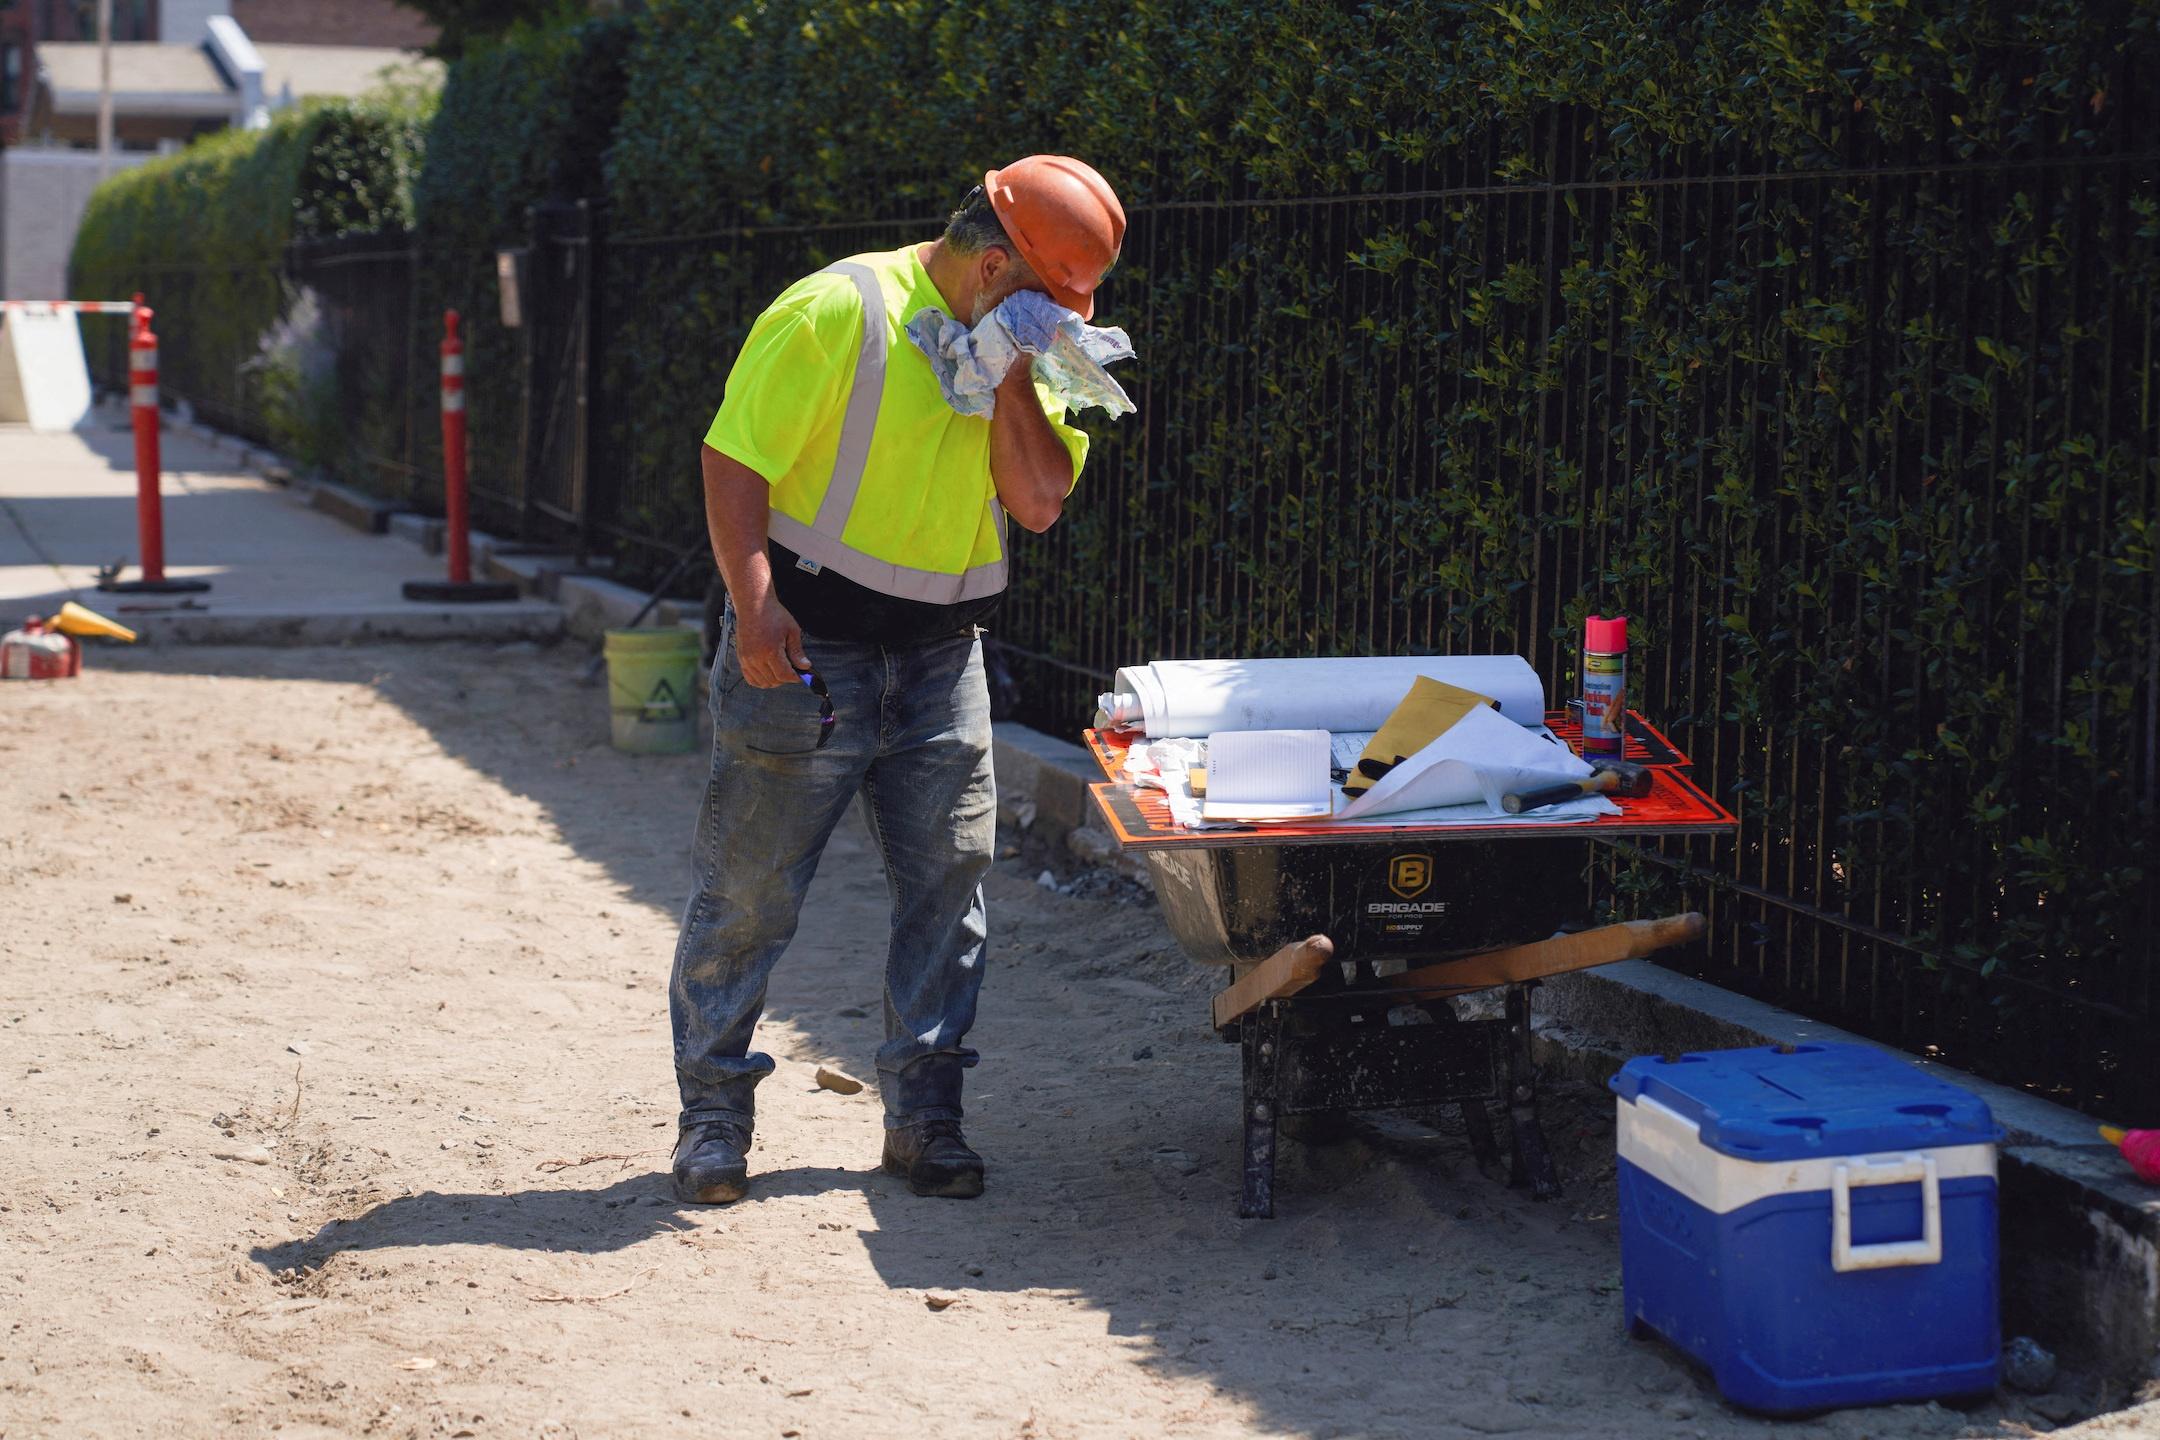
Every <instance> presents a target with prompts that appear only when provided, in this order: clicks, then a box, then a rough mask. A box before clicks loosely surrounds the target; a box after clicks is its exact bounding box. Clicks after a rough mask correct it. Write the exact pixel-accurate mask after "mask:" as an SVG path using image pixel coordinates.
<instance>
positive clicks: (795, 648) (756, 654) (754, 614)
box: [735, 595, 810, 690]
mask: <svg viewBox="0 0 2160 1440" xmlns="http://www.w3.org/2000/svg"><path fill="white" fill-rule="evenodd" d="M735 658H736V660H737V661H738V662H740V664H741V665H742V674H743V679H745V680H747V681H749V682H750V683H751V684H752V685H755V686H757V687H758V688H759V689H760V690H771V689H773V688H775V687H777V686H781V685H799V684H801V683H802V682H801V681H800V680H798V679H797V678H796V677H797V676H798V675H799V674H801V673H802V672H803V671H805V670H808V669H809V668H810V657H809V656H808V655H805V654H804V653H803V642H802V626H800V625H797V624H796V623H795V617H794V616H793V615H790V614H788V612H787V607H786V606H784V605H782V604H781V603H780V602H779V601H778V600H777V599H774V598H773V597H772V596H770V595H768V596H766V598H765V603H764V604H763V605H760V606H757V607H754V608H753V609H750V610H739V611H737V612H736V615H735Z"/></svg>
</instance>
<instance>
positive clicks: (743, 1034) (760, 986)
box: [668, 617, 997, 1127]
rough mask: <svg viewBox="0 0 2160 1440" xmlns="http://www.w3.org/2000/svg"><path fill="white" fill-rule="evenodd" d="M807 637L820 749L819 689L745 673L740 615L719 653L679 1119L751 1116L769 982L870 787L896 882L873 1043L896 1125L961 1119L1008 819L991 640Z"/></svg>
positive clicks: (680, 1015) (681, 1028) (685, 986)
mask: <svg viewBox="0 0 2160 1440" xmlns="http://www.w3.org/2000/svg"><path fill="white" fill-rule="evenodd" d="M731 618H732V617H731ZM804 649H805V652H806V653H807V654H808V655H809V656H810V663H811V664H812V665H814V666H816V667H817V674H818V678H819V679H821V680H823V681H824V682H825V686H826V688H827V689H828V690H830V691H831V692H832V702H833V715H834V723H833V726H832V738H831V740H830V741H829V742H828V743H827V744H826V745H825V747H824V748H823V749H819V748H817V744H818V732H819V724H818V715H819V706H818V701H817V697H816V696H814V695H812V694H811V693H810V692H809V691H808V690H807V689H805V688H804V687H802V686H799V685H789V686H784V687H781V688H779V689H771V690H761V689H759V688H758V687H756V686H754V685H750V684H747V683H745V682H744V680H743V678H742V671H741V669H740V667H739V665H738V664H737V661H736V657H735V641H734V635H733V626H732V624H730V625H728V627H727V630H726V633H724V634H723V636H722V643H721V646H720V653H719V655H718V657H716V659H715V660H714V663H713V676H712V697H711V703H712V714H713V746H712V777H711V779H710V781H709V782H708V783H707V784H706V787H705V800H704V804H703V806H702V807H701V809H700V810H699V813H698V828H697V855H696V870H697V890H696V893H695V894H693V895H692V896H691V897H690V903H689V905H688V906H687V907H686V908H685V909H684V911H683V923H682V935H681V938H680V939H679V940H678V941H677V942H676V946H675V973H674V977H673V979H672V980H671V981H670V983H669V988H668V998H669V1008H670V1010H671V1012H672V1016H673V1021H674V1030H675V1075H676V1080H677V1082H678V1084H679V1086H680V1088H681V1091H682V1117H681V1118H682V1123H683V1124H684V1125H691V1124H695V1123H697V1122H698V1121H701V1120H711V1119H720V1118H732V1119H736V1120H740V1121H742V1122H743V1123H745V1124H748V1123H750V1122H751V1121H752V1118H753V1115H754V1113H755V1106H754V1103H753V1092H754V1091H755V1090H756V1088H757V1083H758V1081H760V1080H762V1079H764V1078H765V1077H766V1076H767V1075H769V1074H771V1073H772V1069H773V1062H772V1057H770V1056H768V1055H761V1054H758V1053H757V1052H755V1051H753V1050H752V1049H751V1048H750V1039H751V1031H752V1030H753V1029H754V1028H755V1026H756V1025H757V1020H758V1015H759V1013H760V1012H761V1011H762V1010H763V1009H764V1008H765V985H766V980H767V979H768V977H769V976H770V975H771V974H772V968H773V965H774V964H775V962H777V961H778V960H779V958H780V955H781V952H782V951H784V950H786V949H787V945H788V941H789V940H790V939H792V938H793V937H794V934H795V923H796V917H797V915H798V913H799V912H800V911H801V909H802V902H803V895H804V892H806V891H807V890H808V889H809V888H810V879H811V877H812V876H813V875H815V874H816V873H817V866H818V857H819V856H820V855H822V854H823V853H824V850H825V843H826V841H827V840H828V839H830V838H831V836H832V832H833V829H834V827H835V826H836V825H838V824H839V822H840V817H841V814H842V812H843V811H844V810H845V809H846V807H847V804H848V802H849V801H851V800H856V799H858V797H859V799H860V802H861V806H862V813H863V819H864V821H865V823H866V824H867V825H868V827H869V830H870V836H871V839H872V840H873V841H874V842H875V843H876V845H877V847H878V850H879V852H880V853H881V854H882V855H883V856H884V860H885V881H886V885H887V887H888V888H889V889H890V891H891V893H892V940H891V944H890V946H889V947H888V949H887V951H886V956H885V1043H884V1044H883V1045H882V1046H880V1047H879V1049H878V1053H877V1068H878V1084H879V1088H880V1090H881V1091H882V1092H883V1095H884V1099H885V1123H886V1125H887V1126H888V1127H892V1126H899V1125H907V1124H913V1123H915V1122H917V1121H921V1120H932V1119H951V1120H957V1119H959V1118H960V1072H961V1071H962V1070H963V1069H966V1068H967V1067H969V1066H971V1065H973V1064H974V1063H975V1060H976V1055H975V1052H974V1051H973V1050H970V1049H968V1048H966V1047H965V1046H964V1045H962V1044H961V1041H962V1040H963V1039H965V1038H966V1036H967V1032H968V1029H969V1027H970V1026H972V1025H973V1024H974V1023H975V997H976V994H977V992H978V991H979V990H980V989H981V987H982V976H983V949H984V939H985V937H986V935H987V934H988V924H987V917H986V915H985V913H984V909H983V895H982V877H983V875H984V874H985V872H987V871H988V870H989V868H990V859H991V851H992V847H993V845H994V844H995V843H996V830H997V797H996V792H995V790H994V788H993V784H992V780H991V775H990V695H989V689H988V686H987V685H986V684H985V682H984V679H983V660H982V645H981V642H980V641H979V640H978V639H976V638H974V637H973V636H972V635H958V636H954V637H952V638H950V639H944V640H936V641H932V642H930V643H929V644H925V645H915V646H894V647H886V646H881V645H874V644H863V643H856V642H848V641H836V640H828V639H822V638H820V637H817V636H806V637H804Z"/></svg>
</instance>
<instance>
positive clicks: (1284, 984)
mask: <svg viewBox="0 0 2160 1440" xmlns="http://www.w3.org/2000/svg"><path fill="white" fill-rule="evenodd" d="M1334 958H1335V942H1334V941H1332V940H1330V939H1328V937H1327V936H1325V935H1309V936H1307V937H1306V938H1305V939H1303V940H1297V941H1293V942H1292V943H1290V944H1288V945H1285V946H1283V948H1282V949H1280V950H1277V951H1276V952H1275V953H1274V954H1273V955H1270V956H1268V958H1267V959H1265V960H1263V961H1261V962H1260V963H1259V964H1258V965H1255V966H1253V968H1252V969H1250V970H1248V971H1246V972H1245V975H1244V977H1243V978H1242V979H1239V980H1236V981H1233V982H1232V983H1231V984H1230V985H1229V986H1228V987H1226V988H1224V989H1222V990H1218V991H1216V992H1215V1028H1216V1029H1218V1030H1220V1029H1221V1028H1222V1027H1223V1026H1225V1025H1228V1024H1229V1023H1230V1022H1231V1021H1233V1020H1235V1019H1237V1018H1238V1017H1239V1016H1240V1015H1244V1014H1247V1013H1248V1012H1250V1011H1253V1010H1257V1009H1259V1008H1260V1006H1261V1005H1262V1004H1264V1003H1265V1002H1267V1001H1269V1000H1280V999H1282V998H1283V997H1284V996H1286V995H1295V994H1297V992H1298V991H1300V990H1303V989H1304V988H1305V987H1306V986H1308V985H1310V984H1312V982H1313V981H1315V980H1317V979H1319V978H1320V972H1321V971H1322V970H1323V969H1325V968H1326V966H1327V963H1328V961H1330V960H1332V959H1334Z"/></svg>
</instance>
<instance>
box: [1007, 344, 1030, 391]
mask: <svg viewBox="0 0 2160 1440" xmlns="http://www.w3.org/2000/svg"><path fill="white" fill-rule="evenodd" d="M999 388H1001V389H1010V390H1015V391H1018V392H1023V393H1026V394H1029V395H1032V394H1034V393H1035V357H1034V356H1033V355H1030V354H1028V352H1027V351H1025V350H1022V351H1021V352H1019V353H1018V354H1017V355H1015V356H1013V362H1012V364H1010V365H1008V366H1007V367H1005V378H1004V379H1003V380H1001V381H1000V382H999Z"/></svg>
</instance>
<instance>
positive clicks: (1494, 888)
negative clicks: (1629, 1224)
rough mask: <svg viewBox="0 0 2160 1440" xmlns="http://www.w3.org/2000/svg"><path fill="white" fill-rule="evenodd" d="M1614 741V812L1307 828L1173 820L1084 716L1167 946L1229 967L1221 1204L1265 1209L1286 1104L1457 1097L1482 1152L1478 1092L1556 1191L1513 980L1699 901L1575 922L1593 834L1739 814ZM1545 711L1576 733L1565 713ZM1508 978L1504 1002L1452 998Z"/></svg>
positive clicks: (1618, 945)
mask: <svg viewBox="0 0 2160 1440" xmlns="http://www.w3.org/2000/svg"><path fill="white" fill-rule="evenodd" d="M1629 722H1630V724H1629V729H1628V732H1627V752H1626V755H1625V758H1626V759H1628V760H1631V761H1633V762H1635V763H1636V764H1639V765H1643V766H1645V767H1647V768H1648V769H1649V770H1650V771H1651V787H1650V792H1649V793H1648V794H1647V795H1644V796H1642V797H1640V798H1633V799H1616V802H1615V803H1617V804H1618V805H1619V806H1620V813H1619V814H1618V815H1607V816H1601V817H1599V818H1597V819H1594V820H1587V821H1581V822H1576V823H1569V824H1554V823H1549V822H1540V821H1537V820H1534V819H1533V820H1529V821H1523V820H1518V819H1515V818H1513V817H1498V816H1496V817H1494V819H1493V822H1492V823H1490V824H1484V823H1479V824H1447V825H1433V824H1394V823H1390V822H1389V821H1388V819H1387V818H1386V817H1384V816H1383V817H1377V818H1375V819H1373V820H1370V821H1365V822H1357V823H1346V822H1330V823H1324V824H1304V823H1297V824H1273V825H1258V826H1245V827H1238V828H1232V829H1202V830H1192V829H1186V828H1183V827H1181V826H1179V825H1178V824H1176V822H1175V821H1173V820H1172V819H1171V817H1170V812H1169V807H1168V805H1167V804H1166V803H1165V801H1164V799H1163V797H1162V794H1161V792H1160V791H1156V790H1151V789H1146V788H1143V787H1140V786H1137V785H1133V784H1130V783H1127V782H1125V781H1123V780H1122V779H1121V778H1120V777H1121V776H1123V775H1124V773H1125V769H1124V761H1125V751H1126V750H1127V749H1128V748H1129V747H1130V746H1131V745H1132V744H1133V743H1134V742H1135V740H1136V738H1137V737H1136V736H1134V735H1132V734H1129V733H1123V732H1118V731H1102V730H1089V731H1087V732H1086V735H1085V739H1086V742H1087V745H1088V748H1089V750H1090V751H1091V752H1092V753H1093V754H1094V755H1095V757H1096V759H1097V760H1098V761H1099V762H1100V764H1101V765H1102V768H1103V772H1104V775H1105V777H1106V778H1105V781H1104V783H1102V784H1098V785H1094V786H1091V787H1090V793H1091V794H1092V795H1093V797H1094V800H1095V804H1096V805H1097V807H1098V808H1099V809H1100V810H1101V811H1102V813H1103V815H1104V817H1105V819H1107V820H1108V822H1109V825H1110V829H1111V833H1112V834H1113V835H1114V836H1115V837H1116V838H1117V841H1118V843H1119V844H1120V845H1121V846H1122V847H1124V848H1125V849H1127V850H1129V851H1133V852H1135V853H1138V854H1141V855H1144V856H1145V857H1146V858H1147V862H1148V866H1149V868H1150V869H1151V870H1152V871H1153V873H1154V879H1155V892H1156V895H1157V898H1158V899H1159V900H1160V901H1161V903H1162V907H1163V914H1164V917H1165V918H1166V919H1167V921H1168V922H1169V926H1170V931H1171V933H1172V934H1173V935H1174V936H1175V937H1176V938H1177V941H1178V944H1179V946H1180V947H1181V948H1182V949H1183V950H1184V951H1185V953H1186V954H1187V955H1189V956H1190V957H1191V958H1192V959H1194V960H1196V961H1198V962H1200V963H1202V964H1208V965H1217V966H1221V967H1224V970H1225V973H1226V975H1227V976H1228V983H1226V984H1225V986H1224V987H1223V989H1222V990H1220V991H1219V992H1218V993H1217V994H1216V995H1215V997H1214V1001H1213V1016H1212V1019H1213V1023H1214V1027H1215V1030H1216V1033H1217V1034H1218V1035H1219V1036H1220V1037H1221V1038H1222V1039H1223V1040H1224V1041H1226V1042H1229V1043H1231V1044H1235V1045H1237V1046H1238V1047H1239V1050H1240V1054H1241V1056H1242V1059H1243V1070H1244V1096H1243V1116H1244V1129H1245V1141H1244V1183H1243V1191H1242V1194H1241V1196H1240V1199H1239V1204H1238V1213H1239V1215H1241V1216H1243V1217H1245V1218H1247V1219H1265V1218H1268V1217H1271V1216H1272V1215H1273V1214H1274V1213H1275V1156H1276V1145H1277V1139H1278V1132H1279V1130H1280V1127H1281V1125H1282V1122H1283V1121H1285V1120H1293V1119H1298V1118H1300V1117H1311V1120H1310V1121H1309V1122H1308V1123H1317V1124H1320V1125H1323V1126H1325V1125H1327V1124H1332V1123H1337V1122H1339V1121H1340V1120H1341V1119H1343V1118H1344V1117H1347V1116H1349V1115H1351V1114H1356V1113H1361V1112H1371V1111H1385V1110H1403V1109H1426V1108H1430V1107H1434V1106H1440V1105H1447V1104H1454V1105H1459V1106H1460V1107H1461V1109H1462V1116H1463V1122H1464V1128H1465V1130H1466V1132H1467V1133H1468V1136H1469V1140H1470V1145H1471V1148H1472V1150H1473V1151H1474V1153H1475V1154H1476V1156H1477V1159H1478V1162H1479V1164H1480V1165H1481V1166H1491V1165H1497V1164H1498V1162H1499V1158H1500V1152H1499V1145H1498V1143H1497V1141H1496V1139H1495V1136H1494V1133H1493V1128H1492V1122H1491V1116H1490V1113H1489V1112H1488V1110H1487V1106H1488V1105H1489V1104H1491V1103H1492V1102H1494V1101H1502V1102H1504V1103H1505V1106H1506V1113H1507V1117H1508V1122H1509V1130H1510V1140H1511V1151H1510V1159H1511V1165H1510V1171H1511V1180H1512V1182H1513V1183H1514V1184H1516V1185H1518V1186H1524V1187H1527V1188H1528V1189H1529V1190H1530V1191H1531V1193H1532V1194H1533V1195H1534V1196H1536V1197H1537V1198H1539V1199H1546V1198H1550V1197H1552V1196H1555V1195H1558V1194H1559V1193H1560V1179H1559V1176H1558V1174H1557V1173H1556V1172H1555V1170H1554V1168H1553V1164H1552V1158H1551V1154H1550V1152H1549V1151H1548V1150H1547V1148H1546V1146H1545V1142H1544V1138H1543V1135H1542V1133H1541V1132H1540V1130H1539V1128H1538V1120H1537V1067H1536V1066H1535V1065H1534V1064H1533V1063H1532V1059H1531V1051H1530V997H1531V992H1532V991H1533V989H1534V988H1535V987H1536V985H1537V983H1538V981H1539V980H1540V979H1541V978H1544V977H1547V976H1551V975H1557V974H1562V973H1565V972H1568V971H1572V970H1579V969H1583V968H1586V967H1587V966H1591V965H1599V964H1605V963H1608V962H1610V961H1614V960H1621V959H1629V958H1636V957H1640V956H1643V955H1648V954H1651V953H1653V952H1655V951H1657V950H1660V949H1663V948H1665V947H1667V946H1669V945H1676V944H1680V943H1683V942H1685V941H1687V940H1690V939H1693V938H1694V937H1695V936H1697V935H1699V934H1700V933H1701V931H1702V917H1701V916H1699V915H1680V916H1672V917H1669V918H1666V919H1663V920H1643V921H1631V922H1625V923H1622V924H1618V925H1606V926H1600V927H1597V928H1586V927H1587V924H1588V919H1589V915H1588V911H1589V899H1588V888H1589V887H1588V885H1587V883H1586V880H1585V876H1586V871H1587V868H1588V865H1589V862H1590V858H1591V847H1592V846H1594V845H1596V844H1597V843H1598V842H1599V841H1601V840H1606V839H1613V838H1617V837H1620V836H1630V837H1657V836H1668V835H1729V834H1731V833H1732V832H1733V831H1734V830H1735V829H1736V828H1737V823H1736V822H1735V820H1734V819H1733V817H1732V816H1731V815H1730V814H1729V813H1727V812H1726V810H1725V809H1724V808H1723V807H1722V806H1720V805H1719V804H1718V803H1717V802H1716V801H1714V800H1712V799H1711V798H1710V797H1709V796H1708V795H1706V794H1705V793H1703V791H1701V790H1700V789H1698V788H1697V787H1696V786H1695V785H1694V784H1693V782H1691V781H1690V780H1689V779H1688V778H1687V776H1686V773H1685V772H1686V770H1687V767H1688V760H1687V757H1686V756H1685V755H1683V754H1681V753H1680V752H1679V751H1678V750H1677V749H1676V748H1675V747H1674V746H1673V745H1672V743H1671V742H1670V741H1669V740H1667V739H1666V738H1665V737H1664V736H1663V735H1662V734H1660V733H1659V732H1658V731H1657V730H1655V729H1654V728H1653V727H1651V726H1650V724H1649V723H1648V722H1647V721H1645V720H1643V718H1642V717H1641V716H1639V715H1636V714H1634V713H1633V712H1630V715H1629ZM1546 723H1547V726H1548V728H1549V729H1551V730H1552V732H1553V733H1554V735H1555V736H1556V737H1558V738H1560V739H1561V740H1564V741H1568V742H1569V743H1571V744H1572V743H1574V742H1575V741H1576V739H1578V738H1579V736H1578V734H1577V730H1576V726H1575V722H1574V721H1573V720H1572V719H1571V718H1570V717H1569V716H1568V714H1567V713H1566V712H1564V711H1563V712H1554V713H1552V714H1550V715H1548V716H1547V717H1546ZM1495 989H1498V990H1501V991H1503V992H1504V995H1503V1003H1502V1005H1501V1006H1500V1014H1499V1015H1498V1016H1496V1017H1493V1018H1487V1019H1472V1018H1466V1017H1464V1016H1462V1015H1459V1014H1458V1013H1457V1011H1456V1008H1455V1006H1454V1005H1453V1004H1452V1003H1450V1002H1451V1001H1452V1000H1453V999H1455V998H1456V997H1459V996H1463V995H1470V994H1475V993H1477V992H1480V991H1488V990H1495Z"/></svg>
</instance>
